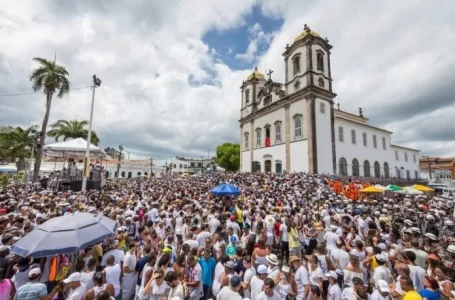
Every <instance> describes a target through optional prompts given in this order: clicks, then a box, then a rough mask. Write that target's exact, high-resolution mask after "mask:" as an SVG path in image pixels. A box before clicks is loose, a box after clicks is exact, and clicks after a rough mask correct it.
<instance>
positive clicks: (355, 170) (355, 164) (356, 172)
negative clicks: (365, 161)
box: [352, 158, 360, 176]
mask: <svg viewBox="0 0 455 300" xmlns="http://www.w3.org/2000/svg"><path fill="white" fill-rule="evenodd" d="M352 176H360V170H359V161H358V160H357V159H355V158H354V159H353V160H352Z"/></svg>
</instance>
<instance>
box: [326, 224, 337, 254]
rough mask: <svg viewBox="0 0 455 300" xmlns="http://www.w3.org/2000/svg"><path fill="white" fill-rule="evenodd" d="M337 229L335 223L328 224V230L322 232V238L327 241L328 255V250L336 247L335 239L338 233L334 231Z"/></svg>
mask: <svg viewBox="0 0 455 300" xmlns="http://www.w3.org/2000/svg"><path fill="white" fill-rule="evenodd" d="M337 229H338V226H336V225H330V231H326V232H325V234H324V240H325V241H326V242H327V251H328V253H329V255H330V252H331V251H332V250H333V249H336V248H337V245H336V244H337V241H338V239H339V237H338V235H337V234H336V233H335V231H336V230H337Z"/></svg>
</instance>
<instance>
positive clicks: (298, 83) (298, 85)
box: [294, 80, 300, 91]
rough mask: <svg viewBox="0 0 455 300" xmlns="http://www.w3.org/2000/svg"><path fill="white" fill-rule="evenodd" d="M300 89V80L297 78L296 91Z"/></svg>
mask: <svg viewBox="0 0 455 300" xmlns="http://www.w3.org/2000/svg"><path fill="white" fill-rule="evenodd" d="M298 90H300V81H299V80H297V81H296V82H295V83H294V91H298Z"/></svg>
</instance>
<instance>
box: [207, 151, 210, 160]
mask: <svg viewBox="0 0 455 300" xmlns="http://www.w3.org/2000/svg"><path fill="white" fill-rule="evenodd" d="M207 159H208V160H210V149H207Z"/></svg>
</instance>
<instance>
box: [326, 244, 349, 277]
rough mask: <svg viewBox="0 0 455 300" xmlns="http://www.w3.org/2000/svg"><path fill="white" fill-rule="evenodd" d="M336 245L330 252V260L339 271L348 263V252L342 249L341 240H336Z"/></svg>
mask: <svg viewBox="0 0 455 300" xmlns="http://www.w3.org/2000/svg"><path fill="white" fill-rule="evenodd" d="M336 246H337V248H336V249H333V250H332V251H331V252H330V260H331V261H332V263H333V265H334V267H335V270H336V271H337V272H339V273H341V272H343V270H344V268H346V266H347V265H348V264H349V253H348V252H346V251H345V250H344V249H343V243H342V242H341V240H338V241H337V242H336Z"/></svg>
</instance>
